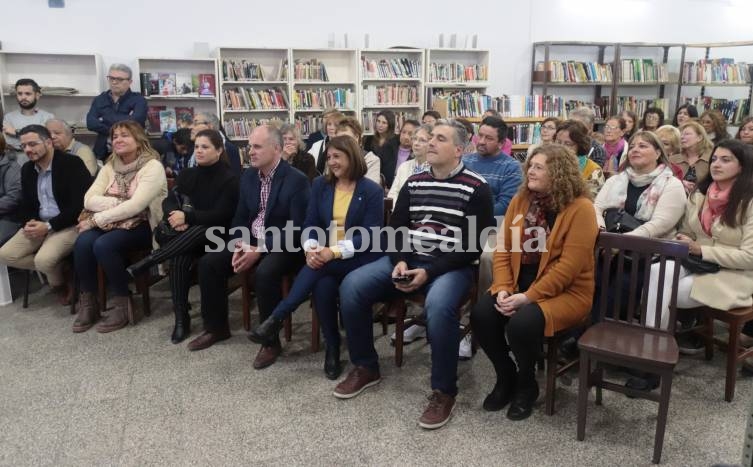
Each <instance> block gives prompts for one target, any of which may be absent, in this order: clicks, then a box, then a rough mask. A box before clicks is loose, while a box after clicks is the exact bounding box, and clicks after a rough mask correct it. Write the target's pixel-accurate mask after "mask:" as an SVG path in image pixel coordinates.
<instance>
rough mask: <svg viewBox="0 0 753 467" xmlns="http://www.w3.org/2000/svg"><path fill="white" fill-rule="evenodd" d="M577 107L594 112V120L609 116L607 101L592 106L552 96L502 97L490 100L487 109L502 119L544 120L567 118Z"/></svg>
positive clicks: (588, 103)
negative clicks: (494, 111)
mask: <svg viewBox="0 0 753 467" xmlns="http://www.w3.org/2000/svg"><path fill="white" fill-rule="evenodd" d="M578 107H589V108H590V109H592V110H593V111H594V116H595V118H596V119H602V118H605V117H606V116H607V115H609V113H608V111H609V103H608V99H602V100H601V101H600V102H597V103H596V104H594V103H593V102H585V101H580V100H573V99H566V98H564V97H561V96H552V95H547V96H544V95H540V94H539V95H537V94H534V95H528V96H525V95H509V96H508V95H503V96H500V97H495V98H492V101H491V105H490V107H489V108H491V109H494V110H496V111H497V112H499V113H500V114H502V117H503V118H504V117H510V118H512V117H528V118H546V117H559V118H567V115H568V114H569V112H570V111H572V110H574V109H576V108H578Z"/></svg>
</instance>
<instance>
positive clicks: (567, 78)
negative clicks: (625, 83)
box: [534, 60, 612, 83]
mask: <svg viewBox="0 0 753 467" xmlns="http://www.w3.org/2000/svg"><path fill="white" fill-rule="evenodd" d="M534 72H535V73H536V72H538V73H539V74H542V73H548V74H549V82H551V83H607V82H611V81H612V65H611V64H610V63H596V62H576V61H572V60H569V61H566V62H562V61H559V60H550V61H549V67H548V69H547V67H546V64H545V63H544V62H537V63H536V68H535V70H534ZM538 81H543V80H538Z"/></svg>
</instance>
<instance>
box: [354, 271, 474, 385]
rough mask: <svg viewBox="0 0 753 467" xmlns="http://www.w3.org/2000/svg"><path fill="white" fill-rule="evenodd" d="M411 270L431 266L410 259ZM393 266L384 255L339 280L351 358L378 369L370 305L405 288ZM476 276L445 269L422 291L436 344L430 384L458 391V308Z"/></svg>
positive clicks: (429, 333)
mask: <svg viewBox="0 0 753 467" xmlns="http://www.w3.org/2000/svg"><path fill="white" fill-rule="evenodd" d="M408 266H409V267H410V268H411V269H415V268H421V267H426V266H427V263H425V262H421V261H420V260H416V261H409V262H408ZM393 269H394V266H393V265H392V262H391V261H390V258H389V257H386V256H385V257H382V258H380V259H379V260H377V261H374V262H373V263H370V264H367V265H365V266H363V267H360V268H358V269H356V270H355V271H353V272H351V273H350V274H348V275H347V276H346V277H345V279H343V281H342V284H341V285H340V311H341V312H342V317H343V321H344V322H345V330H346V333H347V341H348V352H349V353H350V360H351V361H352V362H353V364H354V365H356V366H363V367H366V368H368V369H370V370H372V371H378V370H379V355H377V352H376V349H375V348H374V326H373V323H372V316H371V307H372V305H374V303H377V302H379V301H386V300H389V299H390V298H391V297H392V296H393V295H394V294H398V293H400V292H399V291H398V290H397V289H396V288H395V285H394V284H393V282H392V270H393ZM472 280H473V272H472V269H471V267H470V266H468V267H464V268H461V269H455V270H453V271H450V272H447V273H445V274H442V275H441V276H438V277H435V278H434V279H433V280H431V281H429V282H427V283H426V284H425V285H424V286H423V287H422V288H421V289H419V290H418V292H421V293H423V294H425V296H426V302H425V306H424V309H425V310H426V327H427V332H428V335H429V339H430V345H431V388H432V389H438V390H440V391H442V392H443V393H445V394H449V395H450V396H455V395H457V392H458V389H457V372H458V344H459V342H460V322H459V320H458V315H457V310H458V308H459V307H460V306H461V305H462V304H463V303H462V302H463V300H464V299H465V298H466V296H467V295H468V290H469V289H470V287H471V281H472Z"/></svg>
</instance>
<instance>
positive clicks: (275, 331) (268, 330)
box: [248, 315, 282, 344]
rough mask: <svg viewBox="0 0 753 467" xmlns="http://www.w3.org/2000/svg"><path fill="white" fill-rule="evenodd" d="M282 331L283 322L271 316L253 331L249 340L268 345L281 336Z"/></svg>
mask: <svg viewBox="0 0 753 467" xmlns="http://www.w3.org/2000/svg"><path fill="white" fill-rule="evenodd" d="M280 329H282V320H281V319H277V318H275V316H274V315H270V316H269V318H267V319H265V320H264V322H263V323H261V324H260V325H258V326H256V327H255V328H254V329H252V330H251V333H250V334H249V335H248V338H249V340H250V341H251V342H255V343H257V344H266V343H267V342H272V340H274V339H275V338H276V337H277V336H278V335H279V334H280Z"/></svg>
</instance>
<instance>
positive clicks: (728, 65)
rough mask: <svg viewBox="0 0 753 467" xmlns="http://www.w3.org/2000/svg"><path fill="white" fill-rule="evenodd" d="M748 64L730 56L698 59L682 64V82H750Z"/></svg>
mask: <svg viewBox="0 0 753 467" xmlns="http://www.w3.org/2000/svg"><path fill="white" fill-rule="evenodd" d="M750 76H751V72H750V65H748V64H747V63H735V60H734V59H732V58H717V59H713V60H698V61H697V62H695V63H693V62H685V63H683V64H682V82H683V83H717V84H750V82H751V79H750Z"/></svg>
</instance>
